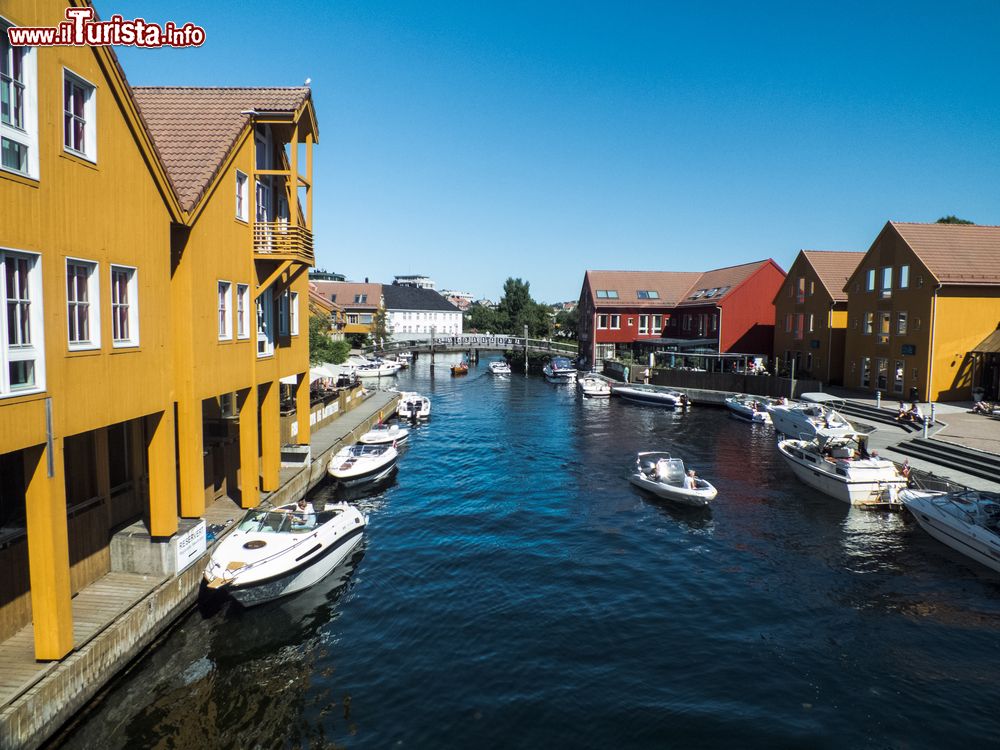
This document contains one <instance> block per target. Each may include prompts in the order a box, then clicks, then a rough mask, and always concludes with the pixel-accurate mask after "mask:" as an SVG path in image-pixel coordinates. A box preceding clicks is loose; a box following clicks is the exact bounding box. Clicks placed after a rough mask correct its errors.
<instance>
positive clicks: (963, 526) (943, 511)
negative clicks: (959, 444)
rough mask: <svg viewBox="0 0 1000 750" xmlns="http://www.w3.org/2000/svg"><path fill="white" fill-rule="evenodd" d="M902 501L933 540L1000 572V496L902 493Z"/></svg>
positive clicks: (924, 492) (904, 491)
mask: <svg viewBox="0 0 1000 750" xmlns="http://www.w3.org/2000/svg"><path fill="white" fill-rule="evenodd" d="M899 499H900V501H902V503H903V504H904V505H905V506H906V508H907V510H909V511H910V513H912V514H913V517H914V518H916V519H917V523H919V524H920V525H921V526H922V527H923V529H924V531H926V532H927V533H928V534H930V535H931V536H932V537H934V538H935V539H937V540H938V541H939V542H943V543H944V544H947V545H948V546H949V547H951V548H952V549H953V550H955V551H956V552H961V553H962V554H963V555H965V556H966V557H970V558H972V559H973V560H975V561H976V562H978V563H981V564H983V565H985V566H987V567H989V568H992V569H993V570H995V571H997V572H998V573H1000V494H997V493H993V492H979V491H977V490H962V491H960V492H928V491H925V490H902V491H901V492H900V493H899Z"/></svg>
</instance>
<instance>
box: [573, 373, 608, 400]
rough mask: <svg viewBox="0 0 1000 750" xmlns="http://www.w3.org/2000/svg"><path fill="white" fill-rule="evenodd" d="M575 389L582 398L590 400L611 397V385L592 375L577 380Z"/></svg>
mask: <svg viewBox="0 0 1000 750" xmlns="http://www.w3.org/2000/svg"><path fill="white" fill-rule="evenodd" d="M576 388H577V390H578V391H580V393H582V394H583V395H584V396H589V397H591V398H607V397H608V396H610V395H611V383H610V382H608V381H607V380H605V379H604V378H602V377H600V376H599V375H595V374H593V373H590V374H589V375H584V376H583V377H582V378H579V379H577V381H576Z"/></svg>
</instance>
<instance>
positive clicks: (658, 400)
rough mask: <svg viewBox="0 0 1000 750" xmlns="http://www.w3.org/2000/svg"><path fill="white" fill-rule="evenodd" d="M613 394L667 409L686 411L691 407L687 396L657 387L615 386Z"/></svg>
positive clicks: (637, 385)
mask: <svg viewBox="0 0 1000 750" xmlns="http://www.w3.org/2000/svg"><path fill="white" fill-rule="evenodd" d="M611 393H612V395H614V396H619V397H621V398H623V399H625V400H626V401H634V402H635V403H637V404H646V405H649V406H662V407H664V408H667V409H686V408H688V407H689V406H690V405H691V402H690V401H689V400H688V397H687V395H686V394H684V393H680V392H678V391H673V390H670V389H669V388H661V387H660V386H656V385H639V384H633V385H615V386H612V388H611Z"/></svg>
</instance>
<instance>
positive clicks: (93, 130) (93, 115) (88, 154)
mask: <svg viewBox="0 0 1000 750" xmlns="http://www.w3.org/2000/svg"><path fill="white" fill-rule="evenodd" d="M67 83H73V84H75V85H76V86H78V87H80V88H81V89H83V91H84V96H85V97H86V99H85V100H84V102H83V118H82V119H83V149H82V150H77V149H76V148H73V147H72V146H70V145H69V144H67V143H66V140H67V139H66V135H67V133H66V117H67V115H68V116H70V117H73V118H75V117H76V115H75V114H73V113H71V112H67V111H66V109H65V107H66V84H67ZM62 101H63V151H65V152H66V153H67V154H72V155H73V156H78V157H80V158H81V159H86V160H87V161H89V162H94V163H95V164H96V163H97V86H95V85H94V84H92V83H91V82H90V81H88V80H87V79H86V78H84V77H83V76H80V75H77V74H76V73H74V72H73V71H72V70H70V69H69V68H63V98H62Z"/></svg>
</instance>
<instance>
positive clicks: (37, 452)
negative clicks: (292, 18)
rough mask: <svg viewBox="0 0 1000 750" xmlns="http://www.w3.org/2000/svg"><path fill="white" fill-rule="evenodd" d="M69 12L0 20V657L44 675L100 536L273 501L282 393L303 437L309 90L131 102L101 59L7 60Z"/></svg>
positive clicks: (40, 4)
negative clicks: (41, 669) (31, 658)
mask: <svg viewBox="0 0 1000 750" xmlns="http://www.w3.org/2000/svg"><path fill="white" fill-rule="evenodd" d="M67 4H69V5H83V2H82V0H72V1H71V2H69V3H67V2H65V1H63V2H56V1H52V2H49V1H47V0H5V2H4V3H3V4H2V5H0V56H2V62H3V65H2V66H0V73H2V75H0V87H2V89H3V91H2V92H0V93H2V94H3V110H2V118H0V146H2V149H0V152H2V160H0V279H2V280H3V283H0V293H2V295H3V300H0V303H2V304H0V569H2V570H4V571H5V575H4V576H0V641H3V640H5V639H7V638H9V637H11V636H12V635H13V634H14V633H16V632H18V631H20V630H21V629H22V628H25V627H28V626H31V627H33V638H34V644H35V656H36V658H37V659H40V660H52V659H59V658H62V657H63V656H65V655H66V654H68V653H69V652H70V651H71V650H72V649H73V647H74V640H73V639H74V634H73V618H72V607H71V598H72V597H73V595H75V594H76V593H77V592H78V591H81V590H83V589H85V588H86V587H87V586H89V585H91V584H93V583H94V582H95V581H97V580H98V579H100V578H101V577H102V576H104V575H105V574H106V573H108V572H109V571H110V570H111V568H112V555H111V552H110V548H111V544H110V543H111V538H112V536H113V535H114V534H115V533H116V531H118V530H119V529H122V528H124V527H127V526H129V525H130V524H133V523H135V522H142V523H143V524H144V525H145V527H146V528H147V529H148V532H149V535H150V536H151V541H150V542H149V544H166V543H168V541H169V539H170V538H171V536H173V535H174V534H175V533H176V531H177V528H178V520H179V518H183V517H187V518H197V517H199V516H201V515H203V513H204V509H205V505H206V501H207V500H211V499H212V498H213V497H215V496H217V495H218V488H219V486H220V484H221V487H222V490H223V491H224V492H225V493H227V494H229V495H230V496H232V497H235V498H237V499H239V501H240V502H241V503H242V504H243V505H244V506H250V505H254V504H256V502H257V501H258V497H259V491H260V490H261V489H263V490H269V489H273V488H275V487H276V485H277V482H278V472H279V467H280V451H281V445H280V440H279V425H278V422H279V409H280V408H281V405H280V403H279V390H280V386H279V384H280V381H281V379H282V378H285V379H286V382H287V381H289V380H291V381H292V382H293V383H294V384H295V385H294V387H293V391H294V401H293V403H292V404H289V405H288V406H289V407H292V406H298V407H299V414H300V415H303V416H302V417H301V418H300V419H299V420H298V431H297V432H298V434H297V437H296V440H297V441H299V442H308V440H309V408H308V407H309V393H308V335H307V334H308V329H307V323H306V321H303V323H302V329H303V330H302V335H299V309H300V307H301V310H302V311H303V315H304V314H305V313H304V311H305V310H306V299H307V296H308V281H307V278H306V276H307V273H306V269H307V268H308V266H310V265H311V264H312V234H311V222H312V215H311V214H312V210H311V208H312V207H311V202H312V201H311V190H312V174H311V164H312V161H311V157H312V153H311V152H312V145H313V143H314V142H315V141H316V138H317V127H316V120H315V114H314V111H313V106H312V100H311V96H310V92H309V90H308V89H307V88H291V89H273V88H251V89H247V88H243V89H209V90H199V89H136V90H134V91H133V90H132V89H131V88H130V87H129V85H128V83H127V81H126V80H125V77H124V73H123V72H122V69H121V67H120V65H119V64H118V61H117V59H116V58H115V56H114V53H113V51H112V50H111V49H110V48H102V47H97V48H90V47H53V48H18V47H12V46H11V45H10V44H9V43H8V42H7V35H6V29H7V28H8V27H9V26H11V25H18V26H54V25H56V24H57V23H59V22H60V21H61V20H64V18H65V17H64V12H65V9H66V6H67ZM185 165H188V166H185ZM190 165H195V167H194V168H193V169H192V168H190ZM300 301H301V304H300ZM258 444H259V450H258ZM175 446H176V447H175Z"/></svg>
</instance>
